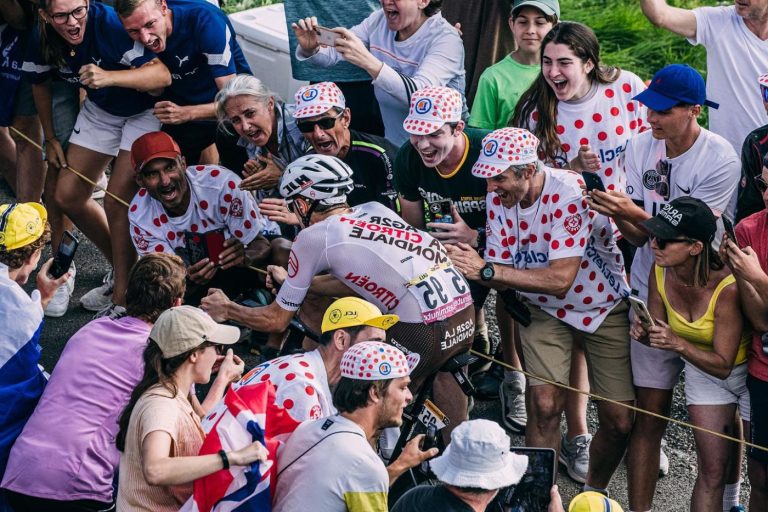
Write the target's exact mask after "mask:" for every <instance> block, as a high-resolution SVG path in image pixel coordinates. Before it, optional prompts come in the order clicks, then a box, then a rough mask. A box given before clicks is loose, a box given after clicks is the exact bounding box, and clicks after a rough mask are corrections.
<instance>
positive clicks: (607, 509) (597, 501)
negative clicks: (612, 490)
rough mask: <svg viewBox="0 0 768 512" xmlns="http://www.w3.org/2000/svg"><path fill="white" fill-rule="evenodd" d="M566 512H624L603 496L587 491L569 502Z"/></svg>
mask: <svg viewBox="0 0 768 512" xmlns="http://www.w3.org/2000/svg"><path fill="white" fill-rule="evenodd" d="M568 512H624V509H623V508H621V505H619V504H618V503H616V502H615V501H614V500H612V499H611V498H609V497H607V496H605V495H604V494H600V493H599V492H594V491H587V492H583V493H581V494H579V495H577V496H576V497H575V498H573V500H571V504H570V505H568Z"/></svg>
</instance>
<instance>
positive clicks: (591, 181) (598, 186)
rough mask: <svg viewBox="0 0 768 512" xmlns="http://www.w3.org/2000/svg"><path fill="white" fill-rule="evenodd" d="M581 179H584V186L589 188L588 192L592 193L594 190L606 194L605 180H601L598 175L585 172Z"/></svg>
mask: <svg viewBox="0 0 768 512" xmlns="http://www.w3.org/2000/svg"><path fill="white" fill-rule="evenodd" d="M581 177H582V178H584V184H585V185H586V186H587V192H591V191H593V190H599V191H600V192H605V185H603V180H602V179H600V176H598V175H597V173H595V172H589V171H584V172H582V173H581Z"/></svg>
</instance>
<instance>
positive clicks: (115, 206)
mask: <svg viewBox="0 0 768 512" xmlns="http://www.w3.org/2000/svg"><path fill="white" fill-rule="evenodd" d="M107 190H109V192H112V193H113V194H115V195H116V196H117V197H120V198H122V199H123V200H124V201H125V202H126V203H130V202H131V199H133V196H134V194H135V193H136V191H137V190H138V186H137V185H136V181H135V180H134V172H133V169H132V168H131V152H130V151H123V150H120V152H119V153H118V154H117V158H116V159H115V162H114V164H113V167H112V176H111V177H110V179H109V186H108V187H107ZM104 211H105V212H106V214H107V219H108V222H109V233H110V238H111V241H112V268H113V269H114V278H115V284H114V290H113V292H112V302H113V303H115V304H117V305H119V306H125V289H126V288H127V287H128V272H130V270H131V267H132V266H133V264H134V263H136V250H135V249H134V247H133V243H132V242H131V234H130V226H129V223H128V208H127V207H126V206H125V205H123V204H120V203H119V202H117V201H116V200H115V199H113V198H112V197H111V196H109V195H106V196H104Z"/></svg>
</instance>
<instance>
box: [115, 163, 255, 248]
mask: <svg viewBox="0 0 768 512" xmlns="http://www.w3.org/2000/svg"><path fill="white" fill-rule="evenodd" d="M186 175H187V180H188V181H189V190H190V194H191V195H190V201H189V208H187V211H186V212H185V213H184V215H181V216H179V217H171V216H170V215H168V212H166V210H165V208H164V207H163V205H162V204H161V203H160V201H157V200H156V199H153V198H151V197H150V196H149V193H147V190H146V189H144V188H141V189H139V191H138V192H137V193H136V195H135V196H134V197H133V201H131V205H130V207H129V208H128V220H129V221H130V223H131V239H132V240H133V245H134V246H135V247H136V252H138V253H139V255H140V256H143V255H145V254H148V253H152V252H168V253H174V252H178V251H177V250H179V249H183V248H184V247H185V240H184V231H192V232H200V233H204V232H207V231H212V230H215V229H220V228H224V230H225V231H224V235H225V238H226V239H229V238H232V237H235V238H237V239H239V240H240V241H241V242H242V243H243V245H248V244H249V243H251V242H252V241H253V239H254V238H256V236H257V235H258V234H259V233H260V232H261V230H262V228H263V227H264V219H263V217H262V216H261V215H260V214H259V212H258V208H257V206H256V201H255V200H254V199H253V196H252V195H251V194H250V193H249V192H245V191H243V190H240V189H239V188H238V185H239V184H240V178H239V177H238V176H237V175H235V174H234V173H233V172H232V171H229V170H228V169H224V168H222V167H219V166H216V165H197V166H194V167H188V168H187V170H186Z"/></svg>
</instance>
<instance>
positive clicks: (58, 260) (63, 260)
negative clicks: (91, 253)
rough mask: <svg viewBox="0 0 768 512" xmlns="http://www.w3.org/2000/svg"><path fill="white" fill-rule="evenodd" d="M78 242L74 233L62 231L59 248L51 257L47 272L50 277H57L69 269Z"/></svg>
mask: <svg viewBox="0 0 768 512" xmlns="http://www.w3.org/2000/svg"><path fill="white" fill-rule="evenodd" d="M79 244H80V242H79V241H78V240H77V238H75V235H73V234H72V233H70V232H69V231H65V232H64V236H63V237H62V239H61V243H60V244H59V250H58V252H57V253H56V256H54V258H53V264H52V265H51V269H50V272H49V274H50V275H51V277H52V278H54V279H58V278H59V277H61V276H63V275H64V274H65V273H66V272H67V271H68V270H69V267H70V265H71V264H72V260H73V259H74V258H75V252H77V246H78V245H79Z"/></svg>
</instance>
